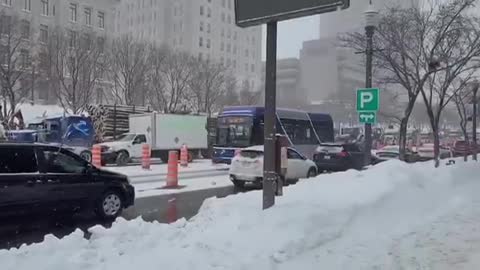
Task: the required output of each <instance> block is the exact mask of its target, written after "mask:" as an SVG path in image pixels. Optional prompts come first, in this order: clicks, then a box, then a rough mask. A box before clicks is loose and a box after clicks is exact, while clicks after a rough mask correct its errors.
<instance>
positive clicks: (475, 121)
mask: <svg viewBox="0 0 480 270" xmlns="http://www.w3.org/2000/svg"><path fill="white" fill-rule="evenodd" d="M478 87H479V83H478V82H476V83H475V85H474V86H473V119H472V127H473V128H472V129H473V130H472V131H473V134H472V139H473V160H475V161H477V102H478V101H477V93H478Z"/></svg>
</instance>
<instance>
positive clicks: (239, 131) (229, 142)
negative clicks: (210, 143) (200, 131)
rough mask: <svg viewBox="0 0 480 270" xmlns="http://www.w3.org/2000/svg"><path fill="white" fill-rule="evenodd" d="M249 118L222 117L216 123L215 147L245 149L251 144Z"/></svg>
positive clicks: (250, 120) (250, 122)
mask: <svg viewBox="0 0 480 270" xmlns="http://www.w3.org/2000/svg"><path fill="white" fill-rule="evenodd" d="M252 127H253V126H252V119H251V118H250V117H222V118H220V119H219V121H218V129H217V134H216V135H217V140H216V146H222V147H247V146H250V145H251V143H252Z"/></svg>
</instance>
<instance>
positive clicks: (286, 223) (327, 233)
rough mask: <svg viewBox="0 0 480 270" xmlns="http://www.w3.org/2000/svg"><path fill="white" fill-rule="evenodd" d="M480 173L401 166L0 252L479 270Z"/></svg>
mask: <svg viewBox="0 0 480 270" xmlns="http://www.w3.org/2000/svg"><path fill="white" fill-rule="evenodd" d="M479 172H480V164H478V163H473V162H470V163H457V164H456V165H454V166H444V167H441V168H439V169H434V168H433V166H432V165H431V164H430V163H425V164H415V165H408V164H403V163H400V162H397V161H391V162H386V163H384V164H380V165H378V166H376V167H374V168H371V169H369V170H367V171H363V172H357V171H348V172H345V173H336V174H329V175H321V176H319V177H317V178H316V179H311V180H306V181H303V182H301V183H299V184H297V185H295V186H292V187H289V188H288V189H287V190H286V192H285V196H284V197H281V198H278V199H277V204H276V206H275V207H274V208H272V209H270V210H268V211H262V210H261V201H262V194H261V192H260V191H257V192H250V193H247V194H240V195H235V196H230V197H228V198H225V199H210V200H207V201H206V202H205V203H204V205H203V206H202V208H201V210H200V213H199V214H198V215H197V216H196V217H194V218H193V219H192V220H190V221H185V220H180V221H178V222H176V223H174V224H171V225H166V224H158V223H146V222H143V221H141V220H135V221H130V222H127V221H125V220H121V219H120V220H118V221H117V222H116V223H115V224H114V226H113V227H112V228H111V229H108V230H107V229H104V228H101V227H94V228H91V229H90V231H91V233H92V237H91V239H90V240H85V239H84V238H83V233H82V232H80V231H77V232H75V233H73V234H72V235H70V236H68V237H65V238H64V239H62V240H58V239H56V238H54V237H46V238H45V241H44V242H43V243H41V244H36V245H32V246H24V247H21V248H20V249H18V250H17V249H14V250H10V251H0V262H1V269H3V270H14V269H15V270H31V269H35V270H42V269H45V270H65V269H68V270H86V269H102V270H103V269H105V270H124V269H125V270H127V269H128V270H132V269H139V270H140V269H141V270H148V269H152V270H153V269H155V270H158V269H185V270H192V269H199V270H205V269H246V270H252V269H259V270H260V269H261V270H265V269H299V270H305V269H312V270H313V269H315V270H317V269H355V270H357V269H480V265H479V264H478V263H479V262H480V259H479V258H480V257H479V256H477V255H479V254H480V226H479V224H480V210H477V209H480V198H478V197H480V196H478V193H479V191H480V189H479V188H480V179H479V177H478V175H479Z"/></svg>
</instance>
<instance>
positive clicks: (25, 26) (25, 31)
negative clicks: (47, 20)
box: [21, 20, 30, 39]
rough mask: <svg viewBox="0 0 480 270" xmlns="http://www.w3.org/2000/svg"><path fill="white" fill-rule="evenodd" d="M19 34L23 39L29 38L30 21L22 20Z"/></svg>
mask: <svg viewBox="0 0 480 270" xmlns="http://www.w3.org/2000/svg"><path fill="white" fill-rule="evenodd" d="M21 35H22V38H24V39H29V38H30V22H29V21H27V20H22V24H21Z"/></svg>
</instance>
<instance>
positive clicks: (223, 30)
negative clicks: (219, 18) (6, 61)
mask: <svg viewBox="0 0 480 270" xmlns="http://www.w3.org/2000/svg"><path fill="white" fill-rule="evenodd" d="M220 35H221V36H222V37H225V29H222V32H221V34H220Z"/></svg>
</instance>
